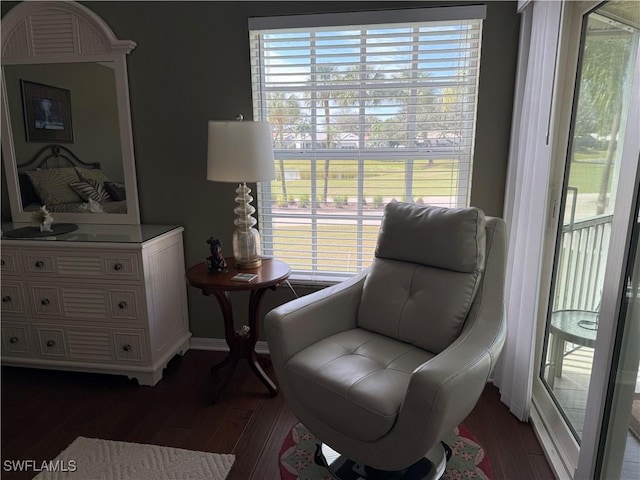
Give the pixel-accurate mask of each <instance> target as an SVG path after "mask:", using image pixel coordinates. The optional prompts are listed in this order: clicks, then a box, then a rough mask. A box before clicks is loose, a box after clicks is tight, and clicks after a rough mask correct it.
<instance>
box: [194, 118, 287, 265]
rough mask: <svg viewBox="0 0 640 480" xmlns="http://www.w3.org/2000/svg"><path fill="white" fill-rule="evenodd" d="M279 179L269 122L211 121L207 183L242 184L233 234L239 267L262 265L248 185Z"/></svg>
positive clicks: (235, 209) (238, 196)
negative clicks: (249, 183)
mask: <svg viewBox="0 0 640 480" xmlns="http://www.w3.org/2000/svg"><path fill="white" fill-rule="evenodd" d="M275 178H276V168H275V161H274V157H273V142H272V140H271V128H270V127H269V124H268V123H267V122H243V121H242V115H238V117H236V121H230V122H214V121H210V122H209V148H208V154H207V180H212V181H215V182H233V183H238V184H239V185H238V188H237V189H236V198H235V201H236V203H237V205H236V207H235V208H234V209H233V211H234V212H235V214H236V215H237V218H236V219H235V220H234V222H233V223H234V224H235V226H236V228H235V230H234V232H233V256H234V258H235V262H236V267H238V268H255V267H259V266H260V265H261V264H262V260H261V255H262V247H261V242H260V233H259V232H258V230H256V229H255V228H254V225H255V224H256V223H257V220H256V219H255V218H253V217H252V215H253V213H254V212H255V211H256V209H255V208H254V207H253V206H251V201H252V200H253V197H252V196H251V195H249V194H250V193H251V189H249V188H248V187H247V183H246V182H264V181H268V180H273V179H275Z"/></svg>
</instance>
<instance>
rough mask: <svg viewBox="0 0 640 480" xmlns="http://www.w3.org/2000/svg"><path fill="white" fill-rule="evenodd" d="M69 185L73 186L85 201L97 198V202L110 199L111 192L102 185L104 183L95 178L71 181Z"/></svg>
mask: <svg viewBox="0 0 640 480" xmlns="http://www.w3.org/2000/svg"><path fill="white" fill-rule="evenodd" d="M69 186H70V187H71V188H73V189H74V190H75V191H76V193H77V194H78V195H80V196H81V197H82V199H83V200H84V201H85V202H88V201H89V199H91V200H95V201H96V202H103V201H105V200H109V194H108V193H107V191H106V190H105V189H104V187H103V186H102V183H99V182H96V181H95V180H86V181H84V180H80V181H78V182H72V183H70V184H69Z"/></svg>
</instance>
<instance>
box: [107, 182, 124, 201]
mask: <svg viewBox="0 0 640 480" xmlns="http://www.w3.org/2000/svg"><path fill="white" fill-rule="evenodd" d="M104 189H105V190H106V191H107V192H108V193H109V196H110V197H111V200H113V201H114V202H118V201H121V200H126V199H127V195H126V193H125V190H124V184H123V183H120V182H104Z"/></svg>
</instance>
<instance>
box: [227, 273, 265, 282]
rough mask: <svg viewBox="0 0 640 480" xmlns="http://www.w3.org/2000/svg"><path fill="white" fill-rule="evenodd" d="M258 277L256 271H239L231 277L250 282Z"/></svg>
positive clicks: (238, 280) (237, 280)
mask: <svg viewBox="0 0 640 480" xmlns="http://www.w3.org/2000/svg"><path fill="white" fill-rule="evenodd" d="M256 278H258V275H256V274H255V273H238V274H236V275H234V276H233V277H231V280H235V281H236V282H250V281H252V280H255V279H256Z"/></svg>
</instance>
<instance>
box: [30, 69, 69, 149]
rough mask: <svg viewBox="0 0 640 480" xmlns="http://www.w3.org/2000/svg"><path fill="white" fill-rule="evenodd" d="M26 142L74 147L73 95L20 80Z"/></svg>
mask: <svg viewBox="0 0 640 480" xmlns="http://www.w3.org/2000/svg"><path fill="white" fill-rule="evenodd" d="M20 87H21V90H22V108H23V112H24V123H25V133H26V138H27V142H55V143H73V123H72V119H71V92H70V91H69V90H66V89H64V88H58V87H53V86H50V85H43V84H41V83H35V82H30V81H28V80H22V79H21V80H20Z"/></svg>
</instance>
